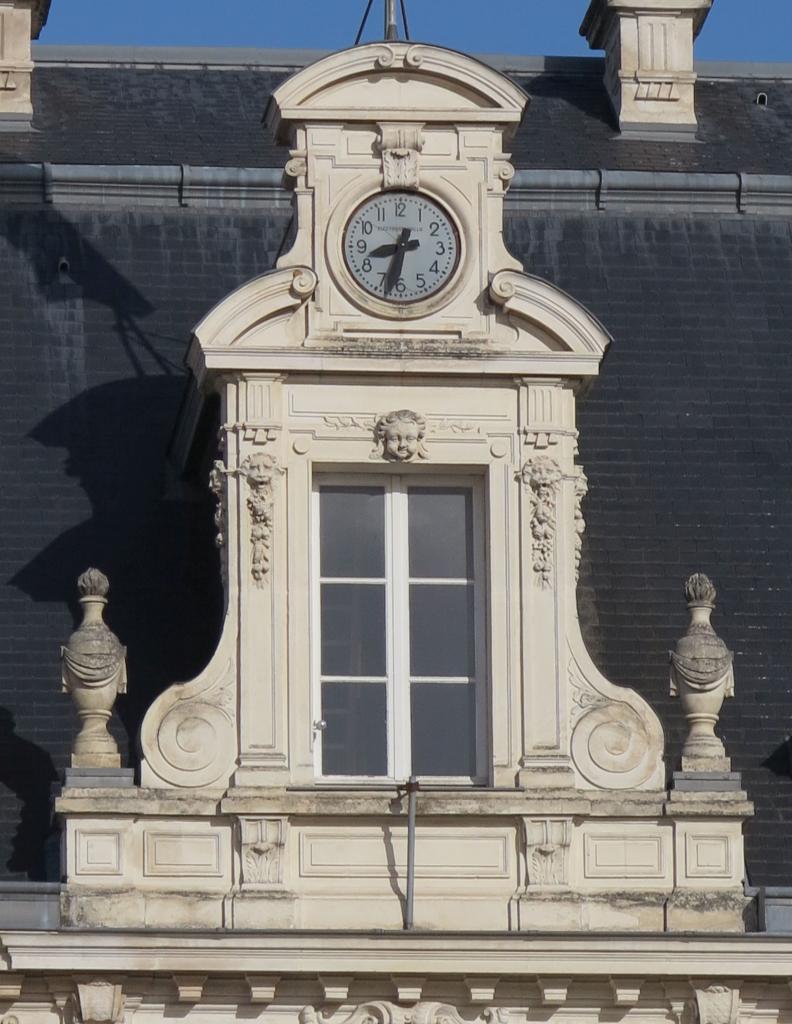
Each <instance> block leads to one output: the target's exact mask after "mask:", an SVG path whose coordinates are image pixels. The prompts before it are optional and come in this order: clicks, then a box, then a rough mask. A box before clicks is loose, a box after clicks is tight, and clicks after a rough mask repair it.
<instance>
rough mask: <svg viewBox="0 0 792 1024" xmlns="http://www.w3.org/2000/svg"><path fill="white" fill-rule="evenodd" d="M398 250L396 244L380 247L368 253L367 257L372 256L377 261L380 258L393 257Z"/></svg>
mask: <svg viewBox="0 0 792 1024" xmlns="http://www.w3.org/2000/svg"><path fill="white" fill-rule="evenodd" d="M398 248H399V244H398V242H396V243H394V244H393V245H380V246H378V247H377V248H376V249H372V250H371V252H370V253H369V256H370V257H372V256H373V257H374V259H379V258H380V257H381V256H393V254H394V253H395V252H396V250H397V249H398Z"/></svg>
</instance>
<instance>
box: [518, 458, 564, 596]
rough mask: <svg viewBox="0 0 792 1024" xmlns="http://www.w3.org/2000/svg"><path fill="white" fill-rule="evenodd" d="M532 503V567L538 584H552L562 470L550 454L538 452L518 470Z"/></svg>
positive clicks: (549, 585) (545, 586)
mask: <svg viewBox="0 0 792 1024" xmlns="http://www.w3.org/2000/svg"><path fill="white" fill-rule="evenodd" d="M520 476H521V477H522V482H523V485H524V487H525V488H526V490H527V491H528V497H529V499H530V502H531V536H532V538H533V550H532V555H533V568H534V572H535V573H536V579H537V582H538V584H539V586H540V587H542V588H543V589H546V588H548V587H551V586H552V585H553V552H554V549H555V534H556V501H557V498H558V487H559V484H560V482H561V469H560V467H559V465H558V463H557V462H556V461H555V459H553V458H551V457H550V456H549V455H537V456H536V458H534V459H530V460H529V461H528V462H526V463H525V465H524V466H523V468H522V470H521V471H520Z"/></svg>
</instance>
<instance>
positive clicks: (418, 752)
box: [410, 683, 476, 776]
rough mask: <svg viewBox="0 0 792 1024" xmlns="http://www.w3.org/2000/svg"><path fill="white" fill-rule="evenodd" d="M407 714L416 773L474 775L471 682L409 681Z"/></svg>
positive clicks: (473, 717)
mask: <svg viewBox="0 0 792 1024" xmlns="http://www.w3.org/2000/svg"><path fill="white" fill-rule="evenodd" d="M410 717H411V721H412V770H413V772H414V773H415V774H416V775H470V776H474V775H475V773H476V687H475V684H473V683H413V684H412V685H411V687H410Z"/></svg>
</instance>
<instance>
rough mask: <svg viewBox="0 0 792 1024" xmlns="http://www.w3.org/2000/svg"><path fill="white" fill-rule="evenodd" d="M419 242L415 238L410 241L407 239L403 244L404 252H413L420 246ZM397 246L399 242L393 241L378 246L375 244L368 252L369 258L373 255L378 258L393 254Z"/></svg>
mask: <svg viewBox="0 0 792 1024" xmlns="http://www.w3.org/2000/svg"><path fill="white" fill-rule="evenodd" d="M420 244H421V243H420V242H419V241H418V239H417V238H413V239H412V240H411V241H409V242H408V243H407V244H406V245H405V246H404V249H405V252H413V251H414V250H415V249H417V248H418V247H419V246H420ZM398 248H399V243H398V242H394V243H393V245H380V246H377V248H376V249H372V250H371V252H370V253H369V254H368V255H369V259H371V258H372V257H373V258H374V259H375V260H378V259H380V257H382V256H393V255H394V254H395V252H396V250H397V249H398Z"/></svg>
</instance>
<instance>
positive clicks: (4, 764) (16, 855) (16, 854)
mask: <svg viewBox="0 0 792 1024" xmlns="http://www.w3.org/2000/svg"><path fill="white" fill-rule="evenodd" d="M15 730H16V722H15V721H14V716H13V715H12V714H11V712H10V711H8V710H7V709H6V708H0V782H2V783H3V785H5V786H7V787H8V788H9V789H10V790H11V792H12V793H13V794H14V795H15V796H16V798H17V799H18V800H19V801H20V803H21V805H22V807H21V813H20V817H19V822H18V824H17V829H16V832H15V834H14V837H13V839H12V846H11V856H10V858H9V860H8V863H7V865H6V867H7V868H8V869H9V871H22V872H25V873H26V874H27V875H28V877H29V878H31V879H34V880H36V881H40V880H42V879H45V878H46V877H47V876H48V874H49V872H48V870H47V865H46V863H45V860H46V851H47V840H48V837H49V835H50V831H51V821H50V806H49V804H50V786H51V785H52V783H53V782H54V781H55V780H56V778H57V773H56V771H55V766H54V765H53V763H52V758H51V757H50V756H49V754H47V753H45V751H43V750H42V749H41V748H40V747H37V746H36V744H35V743H31V742H30V740H26V739H23V738H22V737H21V736H18V735H17V734H16V731H15Z"/></svg>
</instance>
